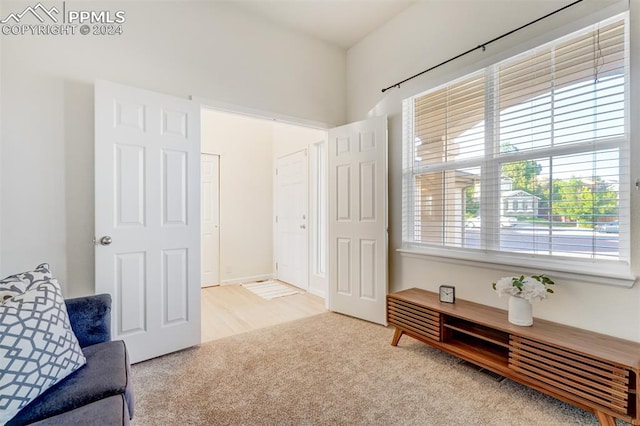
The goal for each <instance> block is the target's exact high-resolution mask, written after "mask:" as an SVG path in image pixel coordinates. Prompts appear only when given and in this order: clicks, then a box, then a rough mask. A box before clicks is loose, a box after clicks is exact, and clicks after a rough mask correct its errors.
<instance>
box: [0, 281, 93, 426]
mask: <svg viewBox="0 0 640 426" xmlns="http://www.w3.org/2000/svg"><path fill="white" fill-rule="evenodd" d="M85 363H86V359H85V357H84V354H83V353H82V350H81V349H80V345H79V344H78V340H77V339H76V336H75V334H73V330H72V329H71V325H70V323H69V315H68V314H67V308H66V305H65V302H64V298H63V297H62V292H61V290H60V286H59V284H58V281H57V280H54V279H52V280H48V281H34V282H32V284H31V285H30V286H29V288H27V290H26V291H25V292H24V293H22V294H19V295H15V296H12V297H11V298H9V299H6V300H4V301H3V302H2V303H0V371H2V375H1V376H0V424H4V423H6V422H7V421H8V420H9V419H11V418H12V417H13V416H15V415H16V413H17V412H18V411H19V410H20V409H22V408H23V407H24V406H25V405H27V404H28V403H29V402H31V401H32V400H33V399H35V398H36V397H37V396H38V395H40V394H41V393H42V392H44V391H46V390H47V389H49V388H50V387H51V386H53V385H54V384H56V383H58V382H59V381H60V380H62V379H63V378H65V377H67V376H68V375H69V374H71V373H72V372H74V371H75V370H77V369H78V368H80V367H82V366H83V365H84V364H85Z"/></svg>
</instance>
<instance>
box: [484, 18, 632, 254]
mask: <svg viewBox="0 0 640 426" xmlns="http://www.w3.org/2000/svg"><path fill="white" fill-rule="evenodd" d="M625 50H626V46H625V30H624V20H622V19H618V20H617V21H615V22H610V23H607V24H600V25H596V26H595V27H593V28H590V29H588V30H586V31H583V32H581V33H579V34H576V35H572V36H570V37H568V38H565V39H563V40H560V41H558V42H555V43H552V44H550V45H547V46H543V47H541V48H538V49H535V50H534V51H530V52H527V53H526V54H524V55H521V56H518V57H517V58H514V59H512V60H509V61H505V62H503V63H501V64H499V65H498V71H497V74H498V75H497V79H498V85H499V89H498V93H499V95H498V96H499V103H498V104H499V108H500V110H499V128H500V141H499V144H500V156H501V157H503V158H504V160H502V159H501V160H500V164H501V174H500V182H494V185H495V187H496V188H498V187H499V188H500V215H501V216H502V217H505V216H506V217H512V218H516V219H517V220H518V222H517V223H518V228H523V227H524V226H525V225H526V226H527V227H528V228H530V229H529V230H528V231H527V232H524V231H523V232H515V231H514V230H512V229H511V228H512V227H509V226H505V222H504V221H502V222H501V231H500V250H503V251H515V252H526V253H536V254H548V255H564V256H571V257H588V258H605V259H608V258H611V259H618V258H619V257H622V258H624V257H625V256H626V254H625V253H626V249H625V248H624V247H622V248H621V247H620V241H619V238H618V237H617V232H610V233H609V234H610V235H604V234H603V233H602V232H601V231H602V229H604V228H607V229H609V230H611V231H614V230H615V226H609V225H606V224H607V223H609V222H612V221H616V220H618V219H619V218H620V215H621V212H620V201H621V197H623V198H624V196H625V195H624V194H621V193H620V183H621V180H620V179H621V178H622V179H626V177H625V176H624V175H623V174H622V173H621V167H620V166H621V164H624V163H625V162H626V161H628V159H627V158H626V148H625V146H626V144H627V141H626V139H625V138H624V136H625V99H624V95H625V84H626V83H625V75H626V61H625ZM536 153H544V156H537V155H535V154H536ZM623 204H624V203H623ZM603 227H604V228H603ZM605 234H606V233H605ZM621 250H622V252H621Z"/></svg>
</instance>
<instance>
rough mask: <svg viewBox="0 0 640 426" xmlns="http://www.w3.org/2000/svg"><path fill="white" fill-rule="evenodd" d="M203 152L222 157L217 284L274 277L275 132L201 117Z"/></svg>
mask: <svg viewBox="0 0 640 426" xmlns="http://www.w3.org/2000/svg"><path fill="white" fill-rule="evenodd" d="M202 152H203V153H207V154H217V155H219V156H220V281H221V283H223V284H225V283H237V282H247V281H252V280H255V279H262V278H270V277H271V276H272V275H273V129H272V124H271V123H270V122H268V121H265V120H257V119H253V118H248V117H242V116H239V115H235V114H225V113H221V112H215V111H211V110H204V111H203V113H202Z"/></svg>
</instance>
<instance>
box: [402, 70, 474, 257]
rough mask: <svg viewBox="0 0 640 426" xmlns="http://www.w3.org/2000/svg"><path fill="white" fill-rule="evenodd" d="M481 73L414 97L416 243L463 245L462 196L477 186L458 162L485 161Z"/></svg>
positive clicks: (471, 174) (414, 213) (463, 207)
mask: <svg viewBox="0 0 640 426" xmlns="http://www.w3.org/2000/svg"><path fill="white" fill-rule="evenodd" d="M484 90H485V77H484V74H482V73H480V74H475V75H471V76H469V77H467V78H465V79H462V80H459V81H456V82H454V83H451V84H449V85H446V86H444V87H442V88H439V89H437V90H434V91H432V92H429V93H427V94H425V95H422V96H419V97H416V98H415V99H414V101H413V108H414V127H413V130H414V138H415V139H414V141H415V156H414V162H413V182H412V186H413V196H414V203H413V218H412V219H413V222H414V224H415V226H414V238H415V240H416V241H417V242H421V243H428V244H433V245H444V246H457V247H460V246H464V245H465V233H464V226H465V191H467V188H472V189H473V187H474V185H475V184H476V183H477V182H479V179H480V177H479V172H480V168H479V167H476V170H475V172H474V171H471V170H467V169H464V168H462V167H461V166H460V163H461V162H463V160H465V161H469V160H474V159H475V161H477V162H478V164H479V160H481V159H482V158H483V156H484V121H483V120H484V110H485V105H484Z"/></svg>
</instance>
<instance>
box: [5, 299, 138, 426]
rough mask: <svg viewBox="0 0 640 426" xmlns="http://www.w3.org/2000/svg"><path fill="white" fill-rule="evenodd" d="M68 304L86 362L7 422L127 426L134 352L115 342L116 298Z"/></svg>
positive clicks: (86, 300)
mask: <svg viewBox="0 0 640 426" xmlns="http://www.w3.org/2000/svg"><path fill="white" fill-rule="evenodd" d="M65 302H66V305H67V312H68V313H69V320H70V322H71V327H72V328H73V331H74V333H75V335H76V337H77V338H78V342H79V343H80V346H81V347H82V352H83V353H84V355H85V357H86V359H87V364H86V365H84V366H83V367H82V368H80V369H78V370H77V371H75V372H73V373H72V374H70V375H69V376H67V377H66V378H64V379H63V380H61V381H60V382H59V383H57V384H56V385H55V386H53V387H51V388H49V389H48V390H47V391H45V392H44V393H43V394H42V395H40V396H38V397H37V398H36V399H34V400H33V401H31V403H30V404H28V405H27V406H26V407H24V408H23V409H22V410H20V411H19V412H18V414H17V415H16V416H15V417H13V418H12V419H11V420H9V422H8V423H7V426H16V425H27V424H35V425H40V426H44V425H65V426H66V425H95V426H98V425H100V426H103V425H104V426H108V425H128V424H129V420H130V419H132V418H133V401H134V400H133V391H132V386H131V374H130V365H129V355H128V354H127V348H126V346H125V344H124V342H123V341H121V340H117V341H111V297H110V296H109V295H107V294H101V295H96V296H88V297H80V298H76V299H67V300H66V301H65Z"/></svg>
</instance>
